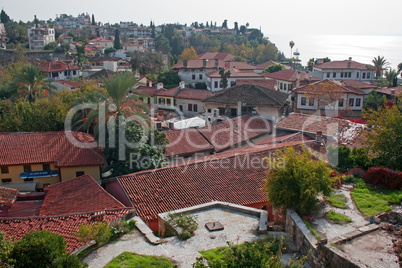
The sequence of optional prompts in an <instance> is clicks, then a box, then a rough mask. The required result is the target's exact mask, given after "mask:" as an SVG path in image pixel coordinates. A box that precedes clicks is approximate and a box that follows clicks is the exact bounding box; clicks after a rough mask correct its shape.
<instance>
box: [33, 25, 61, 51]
mask: <svg viewBox="0 0 402 268" xmlns="http://www.w3.org/2000/svg"><path fill="white" fill-rule="evenodd" d="M28 42H29V50H32V51H40V50H43V49H44V47H45V46H46V45H47V44H49V43H51V42H55V35H54V29H53V28H40V27H32V28H29V29H28Z"/></svg>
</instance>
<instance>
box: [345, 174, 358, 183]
mask: <svg viewBox="0 0 402 268" xmlns="http://www.w3.org/2000/svg"><path fill="white" fill-rule="evenodd" d="M343 182H345V183H355V182H356V178H355V176H353V175H346V176H343Z"/></svg>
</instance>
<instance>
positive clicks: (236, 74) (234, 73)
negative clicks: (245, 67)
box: [206, 67, 264, 79]
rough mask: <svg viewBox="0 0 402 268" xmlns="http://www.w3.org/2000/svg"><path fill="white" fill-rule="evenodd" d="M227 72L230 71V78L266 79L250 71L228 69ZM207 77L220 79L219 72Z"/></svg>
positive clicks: (208, 74)
mask: <svg viewBox="0 0 402 268" xmlns="http://www.w3.org/2000/svg"><path fill="white" fill-rule="evenodd" d="M226 71H230V78H243V79H264V78H263V77H262V76H261V75H260V74H258V73H255V72H250V71H241V70H239V69H237V68H233V67H230V68H227V69H225V72H226ZM206 76H208V77H211V78H220V77H221V75H220V74H219V70H217V71H213V72H210V73H207V74H206Z"/></svg>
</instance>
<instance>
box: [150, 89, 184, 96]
mask: <svg viewBox="0 0 402 268" xmlns="http://www.w3.org/2000/svg"><path fill="white" fill-rule="evenodd" d="M178 90H179V87H174V88H169V89H166V88H162V89H159V90H156V91H155V94H154V95H155V96H161V97H173V96H175V94H176V93H177V91H178Z"/></svg>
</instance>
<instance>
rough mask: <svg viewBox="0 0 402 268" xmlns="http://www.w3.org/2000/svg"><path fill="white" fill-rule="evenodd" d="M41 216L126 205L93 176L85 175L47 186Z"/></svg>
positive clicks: (85, 211)
mask: <svg viewBox="0 0 402 268" xmlns="http://www.w3.org/2000/svg"><path fill="white" fill-rule="evenodd" d="M45 192H46V196H45V199H44V200H43V204H42V207H41V208H40V212H39V213H40V214H39V215H40V216H57V215H66V214H77V213H89V212H93V211H103V210H110V209H122V208H125V206H124V205H123V204H122V203H120V202H119V201H118V200H117V199H115V198H114V197H113V196H111V195H110V194H109V193H107V192H106V191H105V190H104V189H103V188H102V187H101V186H100V185H99V184H98V183H97V182H96V181H95V180H94V179H93V178H92V177H91V176H89V175H84V176H81V177H78V178H74V179H72V180H69V181H65V182H60V183H57V184H53V185H50V186H48V187H46V188H45Z"/></svg>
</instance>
